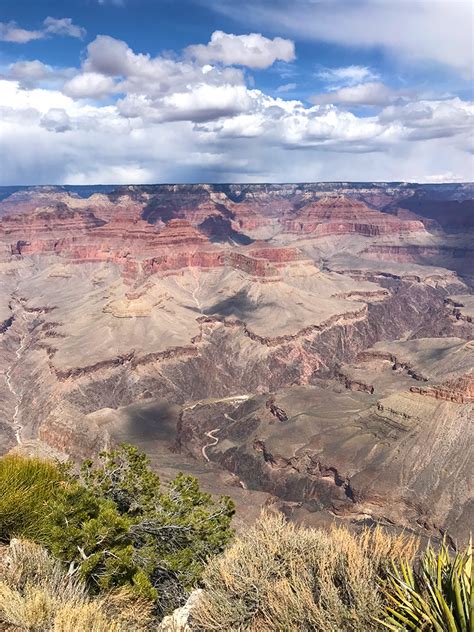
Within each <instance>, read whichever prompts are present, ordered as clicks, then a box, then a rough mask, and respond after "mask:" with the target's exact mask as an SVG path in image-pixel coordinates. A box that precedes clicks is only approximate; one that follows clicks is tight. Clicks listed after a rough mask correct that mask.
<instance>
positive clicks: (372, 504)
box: [0, 182, 474, 542]
mask: <svg viewBox="0 0 474 632" xmlns="http://www.w3.org/2000/svg"><path fill="white" fill-rule="evenodd" d="M473 237H474V188H473V186H472V185H471V184H449V185H422V184H410V183H341V182H339V183H307V184H281V185H279V184H229V185H211V184H196V185H130V186H97V187H93V186H88V187H79V186H52V187H44V186H43V187H3V188H2V187H0V286H1V293H0V349H1V354H0V452H1V453H6V452H9V451H11V450H14V451H20V452H25V453H28V454H39V455H43V456H48V457H52V458H58V459H61V460H64V459H66V458H68V457H70V458H72V459H74V460H80V459H83V458H86V457H90V456H91V455H93V454H94V453H95V452H97V451H98V450H101V449H103V448H104V447H107V446H111V445H116V444H119V443H121V442H127V443H134V444H136V445H138V446H139V447H140V448H142V449H143V450H145V451H146V452H147V454H148V455H149V456H150V458H151V460H152V463H153V466H154V468H155V469H156V470H157V472H158V473H159V474H160V476H161V477H162V478H163V479H164V480H169V479H170V478H172V477H173V476H175V475H176V473H177V472H179V471H184V472H189V473H191V474H194V475H196V476H198V477H199V479H200V481H201V482H202V485H203V487H204V488H205V489H206V490H208V491H210V492H212V493H217V494H227V495H229V496H231V497H232V498H233V499H234V501H235V502H236V505H237V518H236V525H237V527H238V528H239V527H242V526H243V525H245V524H248V523H249V522H251V521H252V520H254V519H255V517H256V516H257V515H258V513H259V512H260V510H261V508H262V507H271V508H273V509H274V510H275V511H281V512H284V513H285V515H287V516H288V518H289V519H291V520H294V521H296V522H304V523H306V524H313V525H325V524H329V523H331V522H338V523H344V524H348V525H351V526H354V527H355V528H356V527H357V526H358V525H363V524H373V523H377V524H382V525H385V526H387V528H391V529H397V530H400V529H405V530H409V531H413V532H415V533H417V534H419V535H422V536H426V537H440V536H442V535H443V534H444V533H447V534H448V536H449V537H450V538H452V540H453V541H456V542H460V541H464V540H465V539H466V538H467V537H468V535H469V530H470V529H471V528H472V524H473V523H474V502H473V496H472V489H473V479H472V477H473V472H474V467H473V466H474V461H473V451H472V446H473V432H474V431H473V422H474V414H473V411H474V325H473V322H474V320H473V319H474V298H473V297H474V293H473V289H474V239H473Z"/></svg>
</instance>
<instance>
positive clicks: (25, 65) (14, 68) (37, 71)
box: [8, 59, 52, 82]
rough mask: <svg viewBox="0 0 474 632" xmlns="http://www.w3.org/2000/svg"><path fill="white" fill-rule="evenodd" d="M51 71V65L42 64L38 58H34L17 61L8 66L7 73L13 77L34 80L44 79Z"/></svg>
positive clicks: (28, 80)
mask: <svg viewBox="0 0 474 632" xmlns="http://www.w3.org/2000/svg"><path fill="white" fill-rule="evenodd" d="M51 72H52V68H51V66H48V65H47V64H43V62H42V61H39V60H38V59H34V60H32V61H17V62H16V63H14V64H12V65H11V66H10V67H9V73H8V74H9V76H10V77H12V78H13V79H20V80H24V81H27V82H36V81H40V80H41V79H45V78H46V77H48V76H49V75H50V74H51Z"/></svg>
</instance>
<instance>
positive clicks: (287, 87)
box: [276, 83, 296, 93]
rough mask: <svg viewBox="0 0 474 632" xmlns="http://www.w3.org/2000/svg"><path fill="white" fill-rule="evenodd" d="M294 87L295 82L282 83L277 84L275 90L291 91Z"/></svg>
mask: <svg viewBox="0 0 474 632" xmlns="http://www.w3.org/2000/svg"><path fill="white" fill-rule="evenodd" d="M295 88H296V83H284V84H283V85H281V86H278V88H277V89H276V91H277V92H280V93H281V92H292V91H293V90H294V89H295Z"/></svg>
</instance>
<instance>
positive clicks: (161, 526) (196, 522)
mask: <svg viewBox="0 0 474 632" xmlns="http://www.w3.org/2000/svg"><path fill="white" fill-rule="evenodd" d="M30 481H32V482H31V483H30ZM0 499H1V500H0V540H1V541H3V542H8V541H9V540H10V539H11V538H12V537H20V538H27V539H30V540H33V541H34V542H37V543H39V544H41V545H43V546H44V547H45V548H46V549H47V550H48V551H50V552H51V553H52V555H53V556H55V557H56V558H57V559H59V560H62V561H63V562H65V563H66V564H67V565H68V566H69V567H71V568H72V569H73V570H74V571H75V572H76V573H77V575H78V577H80V579H81V580H82V581H84V582H85V583H86V585H87V587H88V590H89V591H90V592H91V593H100V592H105V591H110V590H114V589H117V588H120V587H122V586H124V587H129V588H130V589H131V590H132V591H133V592H134V593H135V594H136V595H138V596H141V597H144V598H147V599H149V600H152V601H153V602H154V603H155V606H156V609H157V612H159V613H164V612H167V611H170V610H172V609H173V608H175V607H177V606H179V605H181V604H182V603H183V602H184V601H185V600H186V597H187V595H188V593H189V591H190V590H192V588H193V587H194V586H195V585H196V583H197V582H198V581H199V578H200V576H201V573H202V571H203V569H204V566H205V564H206V562H207V560H208V558H209V557H210V556H212V555H216V554H218V553H219V552H221V551H222V550H223V548H224V547H225V545H226V544H227V542H228V541H229V539H230V538H231V536H232V530H231V528H230V522H231V519H232V515H233V513H234V507H233V504H232V502H231V501H230V499H229V498H227V497H222V498H220V499H219V500H217V501H214V500H213V499H212V497H211V496H210V495H209V494H206V493H203V492H202V491H201V490H200V489H199V485H198V482H197V480H196V479H195V478H193V477H191V476H184V475H182V474H180V475H178V476H177V477H176V478H175V479H174V480H173V481H171V482H170V483H169V485H167V486H166V488H163V487H162V485H161V483H160V480H159V477H158V476H157V475H156V474H155V473H154V472H153V471H152V470H151V468H150V465H149V462H148V460H147V458H146V456H145V455H143V454H141V453H139V452H138V451H137V450H136V449H135V448H133V447H131V446H123V447H121V448H120V449H118V450H115V451H111V452H104V453H102V454H100V455H99V458H98V464H97V465H93V464H92V462H90V461H86V462H85V463H84V464H83V466H82V469H81V472H80V474H79V475H75V474H73V473H72V472H71V471H69V469H68V468H66V467H64V466H56V465H54V464H51V463H47V462H44V461H41V460H39V459H30V458H24V457H19V456H15V455H10V456H6V457H4V458H3V459H0Z"/></svg>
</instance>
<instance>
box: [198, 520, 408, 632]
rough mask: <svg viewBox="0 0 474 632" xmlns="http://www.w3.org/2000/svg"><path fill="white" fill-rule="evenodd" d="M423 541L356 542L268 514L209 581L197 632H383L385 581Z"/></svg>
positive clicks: (375, 533)
mask: <svg viewBox="0 0 474 632" xmlns="http://www.w3.org/2000/svg"><path fill="white" fill-rule="evenodd" d="M416 548H417V545H416V541H415V540H414V539H412V538H409V537H406V536H391V535H389V534H387V533H386V532H384V531H383V530H381V529H372V530H369V529H367V530H365V531H364V532H362V534H359V535H357V534H353V533H351V532H349V531H348V530H347V529H345V528H340V527H335V528H333V529H332V530H330V531H322V530H314V529H307V528H302V527H297V526H294V525H292V524H288V523H286V522H285V520H284V518H282V517H279V516H271V515H268V514H263V515H262V517H261V518H260V520H259V521H258V522H257V524H256V525H255V526H254V527H252V528H251V529H249V530H248V531H247V532H246V533H245V534H244V535H242V536H240V537H239V538H237V539H236V540H235V541H234V543H233V544H232V545H231V546H230V548H229V549H228V550H227V551H226V552H225V553H224V554H223V555H222V556H220V557H219V558H216V559H215V560H213V561H211V562H210V564H209V566H208V568H207V570H206V571H205V573H204V584H205V589H206V590H205V591H204V593H203V595H202V598H201V599H200V600H199V601H198V603H197V605H196V607H195V608H194V609H193V611H192V623H193V628H192V629H193V630H194V629H196V630H199V631H204V630H205V631H206V632H211V631H218V630H220V631H230V630H247V631H249V632H257V631H258V632H262V631H274V632H281V631H282V630H285V631H287V632H292V631H295V632H296V631H298V632H300V631H303V630H308V631H309V630H319V631H320V632H343V631H346V630H347V631H349V630H350V631H353V632H355V631H360V632H362V631H364V632H365V631H367V630H377V629H378V628H377V625H378V624H376V623H375V622H374V619H373V617H374V616H376V615H377V614H379V613H381V612H382V597H381V594H380V591H379V587H378V582H377V578H378V577H379V576H380V575H383V574H384V570H385V568H386V567H387V565H388V561H389V560H390V559H392V558H394V557H397V558H402V559H407V560H412V559H413V557H414V555H415V553H416Z"/></svg>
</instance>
